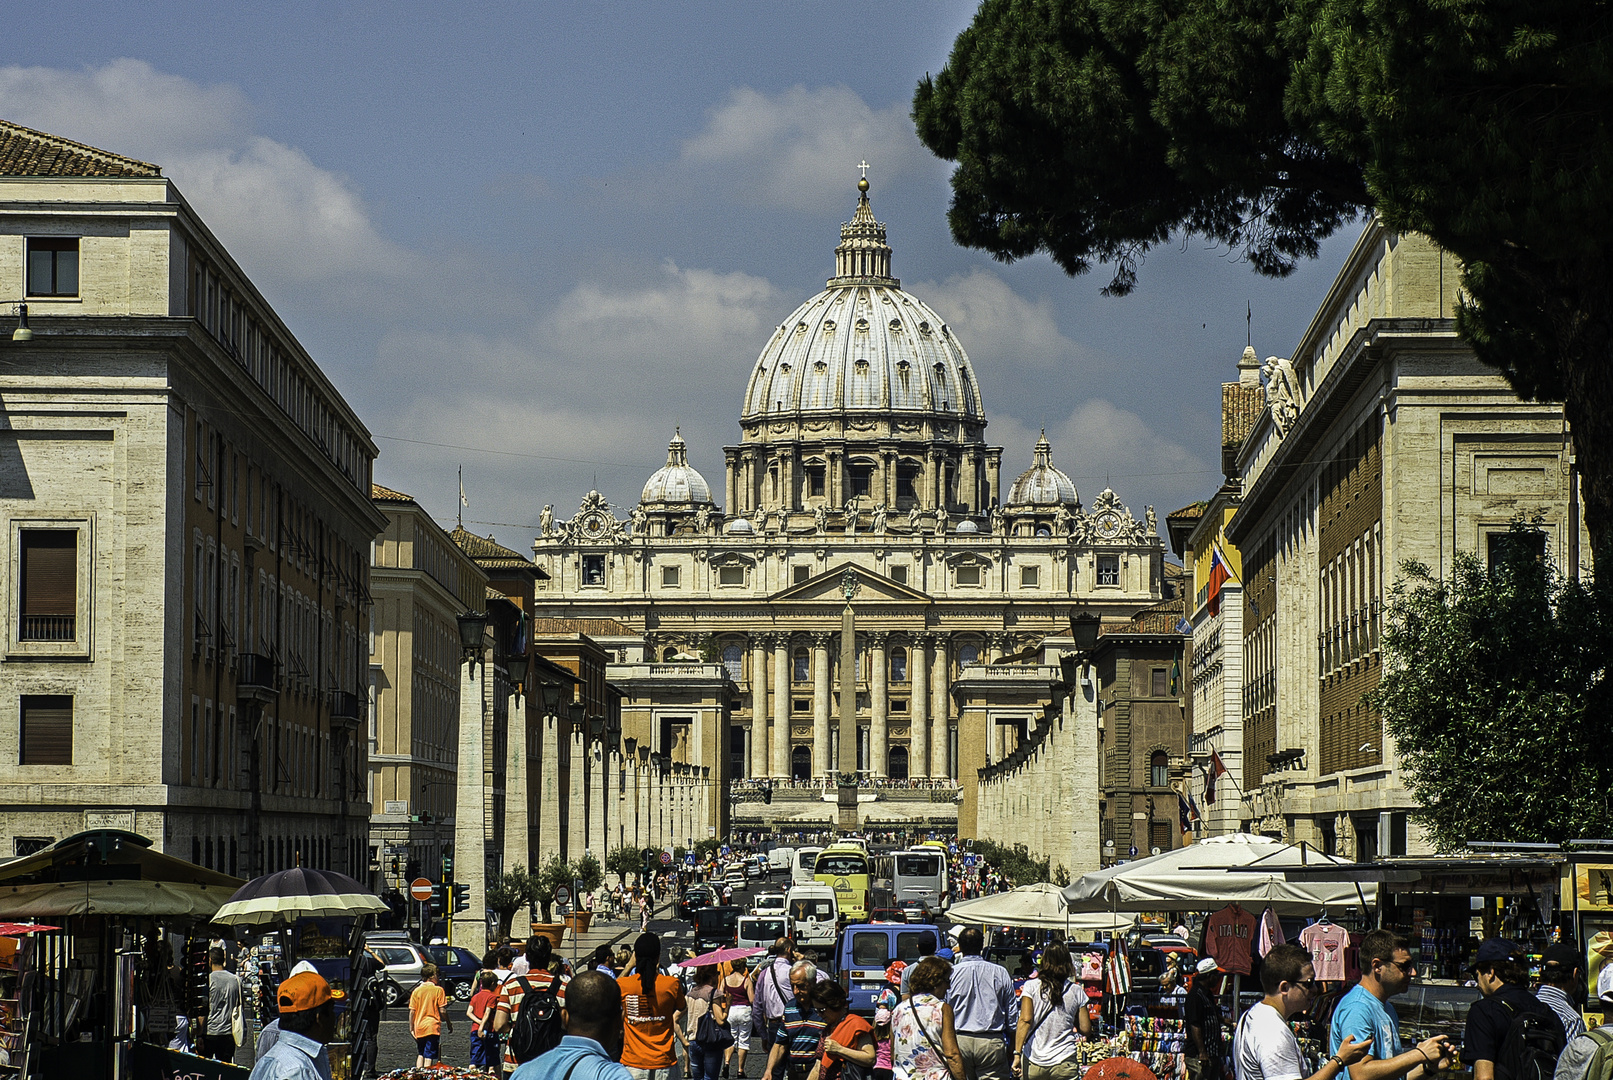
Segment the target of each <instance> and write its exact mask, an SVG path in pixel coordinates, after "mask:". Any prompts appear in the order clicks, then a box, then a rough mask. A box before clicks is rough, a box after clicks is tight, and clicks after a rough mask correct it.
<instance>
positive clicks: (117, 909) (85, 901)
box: [0, 881, 235, 921]
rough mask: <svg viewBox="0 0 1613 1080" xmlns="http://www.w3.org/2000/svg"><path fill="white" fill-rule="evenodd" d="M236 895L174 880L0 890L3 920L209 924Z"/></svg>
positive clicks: (0, 887) (64, 883) (1, 887)
mask: <svg viewBox="0 0 1613 1080" xmlns="http://www.w3.org/2000/svg"><path fill="white" fill-rule="evenodd" d="M234 891H235V890H233V889H230V888H224V887H220V886H217V885H213V886H208V885H190V884H186V883H183V882H173V881H61V882H52V883H47V884H41V885H13V886H7V885H0V918H6V919H16V920H18V921H21V920H24V919H61V918H65V917H67V916H69V915H153V916H159V917H168V918H172V917H176V916H178V917H191V918H195V919H199V920H203V921H205V920H208V919H211V918H212V917H213V914H214V913H215V912H216V911H218V909H219V908H220V907H222V906H223V904H224V901H226V900H228V899H229V898H230V893H232V892H234Z"/></svg>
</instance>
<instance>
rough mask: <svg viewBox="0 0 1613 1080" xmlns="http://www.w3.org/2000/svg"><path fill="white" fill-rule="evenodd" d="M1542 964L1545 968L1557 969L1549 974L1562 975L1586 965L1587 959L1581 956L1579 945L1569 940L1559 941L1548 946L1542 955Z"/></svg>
mask: <svg viewBox="0 0 1613 1080" xmlns="http://www.w3.org/2000/svg"><path fill="white" fill-rule="evenodd" d="M1540 964H1541V967H1543V968H1555V969H1556V970H1555V972H1554V973H1548V974H1555V975H1557V976H1562V975H1566V974H1568V973H1569V972H1570V971H1573V970H1574V969H1575V968H1580V967H1584V966H1585V960H1584V958H1583V957H1582V956H1580V954H1579V948H1578V946H1575V945H1573V944H1571V943H1569V942H1567V941H1559V942H1558V943H1557V944H1555V945H1553V946H1551V947H1550V948H1548V949H1547V950H1546V951H1545V953H1543V954H1542V955H1541V957H1540Z"/></svg>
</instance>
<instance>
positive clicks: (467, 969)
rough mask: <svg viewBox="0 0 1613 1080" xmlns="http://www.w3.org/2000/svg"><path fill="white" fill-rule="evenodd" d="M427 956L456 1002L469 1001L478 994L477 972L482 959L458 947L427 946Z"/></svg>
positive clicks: (443, 985) (445, 988)
mask: <svg viewBox="0 0 1613 1080" xmlns="http://www.w3.org/2000/svg"><path fill="white" fill-rule="evenodd" d="M426 956H427V957H428V958H429V959H430V960H431V962H432V963H433V964H436V965H437V976H438V978H439V979H440V980H441V982H442V987H443V989H444V990H446V991H448V992H449V993H450V994H452V995H453V998H454V1000H455V1001H469V1000H470V999H471V995H472V994H474V993H476V972H477V971H478V970H480V968H481V966H482V961H481V959H480V958H479V957H478V956H477V955H476V954H475V953H473V952H471V951H470V950H469V949H461V948H460V947H459V946H457V945H427V946H426Z"/></svg>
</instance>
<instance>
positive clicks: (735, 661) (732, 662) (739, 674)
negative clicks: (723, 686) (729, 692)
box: [722, 645, 745, 682]
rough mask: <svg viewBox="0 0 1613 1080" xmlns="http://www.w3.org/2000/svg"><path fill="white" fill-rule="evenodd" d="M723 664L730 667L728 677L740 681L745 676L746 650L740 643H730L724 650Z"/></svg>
mask: <svg viewBox="0 0 1613 1080" xmlns="http://www.w3.org/2000/svg"><path fill="white" fill-rule="evenodd" d="M722 666H723V667H725V668H727V669H728V677H729V678H730V679H732V680H734V681H735V682H739V681H740V680H742V679H743V678H744V676H745V650H744V649H741V648H740V647H739V646H738V645H729V646H728V647H727V648H725V649H723V651H722Z"/></svg>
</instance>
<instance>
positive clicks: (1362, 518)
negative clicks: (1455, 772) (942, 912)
mask: <svg viewBox="0 0 1613 1080" xmlns="http://www.w3.org/2000/svg"><path fill="white" fill-rule="evenodd" d="M1457 269H1458V268H1457V266H1456V265H1455V263H1454V260H1453V259H1452V257H1451V256H1449V255H1447V254H1445V253H1444V252H1442V251H1440V250H1439V249H1438V248H1436V247H1435V246H1434V245H1433V244H1432V243H1430V242H1429V241H1428V240H1426V239H1424V238H1422V237H1419V236H1415V235H1410V234H1398V233H1395V232H1392V231H1390V230H1388V229H1385V228H1384V227H1383V226H1382V225H1381V224H1378V223H1373V224H1371V225H1369V226H1368V227H1367V229H1366V230H1365V231H1364V232H1363V233H1362V236H1361V238H1360V240H1359V241H1358V242H1357V243H1356V245H1355V248H1354V249H1353V250H1352V252H1351V254H1350V256H1349V258H1348V260H1347V261H1346V262H1345V265H1344V268H1343V269H1342V270H1341V271H1340V273H1339V275H1338V277H1337V278H1336V279H1335V281H1334V284H1333V286H1332V288H1331V289H1330V291H1329V292H1328V295H1327V297H1326V298H1325V299H1324V301H1323V303H1322V305H1321V307H1320V308H1319V310H1318V311H1317V313H1316V316H1315V318H1314V319H1313V320H1312V322H1311V325H1310V328H1309V329H1308V330H1307V331H1306V333H1305V335H1304V337H1303V338H1301V340H1300V341H1299V343H1298V345H1297V347H1296V348H1295V350H1294V352H1293V355H1292V358H1291V359H1290V358H1279V357H1272V358H1270V359H1268V360H1267V361H1266V362H1265V364H1264V366H1263V369H1262V371H1263V374H1264V376H1265V393H1264V402H1263V404H1264V408H1263V410H1262V411H1261V413H1260V415H1259V417H1258V418H1257V419H1256V420H1255V422H1254V424H1253V426H1252V428H1251V429H1250V431H1249V432H1248V436H1247V438H1246V439H1245V440H1244V442H1243V443H1242V445H1241V447H1240V448H1239V451H1238V457H1237V466H1238V475H1239V484H1240V488H1241V502H1240V503H1239V505H1238V506H1237V508H1236V511H1235V513H1233V515H1232V517H1231V520H1230V521H1229V522H1228V523H1227V524H1226V525H1225V536H1226V538H1227V539H1228V540H1229V541H1230V542H1231V543H1232V544H1234V545H1236V547H1237V549H1238V550H1239V551H1240V552H1241V553H1242V564H1243V575H1242V578H1243V612H1242V618H1243V645H1242V647H1243V708H1242V718H1243V772H1244V792H1245V800H1244V807H1245V809H1244V814H1245V816H1246V817H1247V818H1248V819H1250V827H1251V828H1253V829H1254V830H1255V831H1258V832H1266V833H1271V834H1274V835H1281V836H1285V837H1287V838H1288V839H1290V840H1308V841H1311V842H1312V843H1315V844H1317V845H1318V846H1319V847H1320V848H1322V849H1323V850H1324V851H1328V852H1337V853H1340V854H1343V855H1346V856H1352V857H1356V858H1371V857H1373V856H1375V855H1380V854H1382V855H1389V854H1398V853H1402V852H1408V851H1411V852H1415V851H1417V850H1419V849H1420V848H1421V847H1422V845H1421V842H1420V840H1419V837H1418V835H1417V830H1416V827H1415V825H1414V824H1413V823H1409V822H1408V817H1407V815H1408V812H1409V811H1411V810H1412V809H1413V808H1414V806H1413V803H1412V800H1411V796H1410V794H1409V793H1408V792H1407V790H1406V787H1405V782H1404V776H1403V774H1402V772H1401V768H1400V762H1399V758H1398V756H1397V754H1396V752H1395V747H1394V745H1393V742H1392V740H1390V739H1387V738H1386V736H1385V733H1384V731H1383V728H1382V725H1381V723H1380V722H1379V719H1378V717H1377V716H1376V715H1375V714H1374V713H1373V712H1372V711H1371V710H1370V709H1369V708H1368V707H1367V705H1366V704H1365V702H1363V700H1362V695H1363V694H1365V693H1367V692H1369V691H1371V690H1372V689H1373V688H1374V687H1375V686H1377V684H1378V680H1379V677H1380V674H1381V670H1382V655H1381V652H1380V639H1381V633H1382V626H1383V608H1384V601H1385V597H1386V594H1387V592H1388V589H1389V587H1390V585H1391V584H1392V582H1393V581H1394V579H1395V577H1396V576H1397V570H1398V568H1399V567H1400V566H1401V565H1402V564H1403V563H1404V562H1405V561H1406V560H1408V559H1415V560H1418V561H1419V562H1422V563H1424V564H1425V565H1427V566H1429V567H1430V568H1431V569H1432V570H1433V571H1434V572H1435V573H1437V574H1439V575H1441V576H1444V575H1446V574H1448V573H1449V571H1450V569H1451V564H1452V558H1453V557H1454V556H1455V555H1456V553H1457V552H1459V551H1470V552H1477V553H1478V554H1479V555H1480V556H1481V557H1485V558H1488V557H1489V553H1490V552H1491V549H1492V546H1493V545H1494V544H1496V543H1497V542H1498V540H1497V538H1498V537H1500V536H1502V535H1503V534H1505V533H1506V532H1507V529H1508V525H1509V523H1510V522H1511V520H1512V519H1513V518H1514V517H1516V516H1517V515H1519V514H1527V515H1535V514H1538V515H1540V516H1541V520H1542V524H1543V527H1544V529H1545V531H1546V534H1547V552H1546V554H1547V556H1548V557H1549V558H1551V559H1553V560H1554V561H1555V562H1556V563H1557V564H1558V566H1559V567H1560V568H1561V569H1562V570H1563V571H1564V572H1565V573H1568V574H1577V573H1579V572H1580V569H1581V557H1582V556H1581V553H1582V552H1584V553H1586V556H1587V557H1588V551H1589V542H1588V538H1587V537H1586V535H1585V532H1584V528H1583V524H1582V522H1581V515H1580V510H1579V494H1578V487H1577V482H1576V480H1575V477H1574V472H1573V462H1572V455H1571V452H1570V448H1569V444H1568V441H1567V439H1566V438H1565V431H1564V424H1563V415H1562V410H1561V409H1560V408H1558V407H1556V406H1554V405H1550V404H1542V403H1537V402H1526V401H1521V400H1519V398H1518V397H1517V395H1516V394H1515V393H1514V392H1513V391H1512V389H1511V387H1509V386H1508V385H1507V383H1506V381H1505V380H1504V379H1503V378H1502V377H1501V375H1500V374H1499V373H1497V372H1496V371H1494V370H1493V369H1491V368H1487V367H1485V366H1484V365H1482V364H1480V363H1479V362H1478V361H1477V360H1476V359H1475V358H1474V356H1473V354H1472V352H1471V351H1470V350H1469V349H1468V348H1467V346H1466V345H1464V344H1463V343H1462V342H1461V341H1460V340H1459V339H1458V338H1457V336H1456V329H1455V324H1454V321H1453V318H1452V316H1453V314H1454V311H1455V305H1456V303H1457V280H1458V274H1457Z"/></svg>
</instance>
